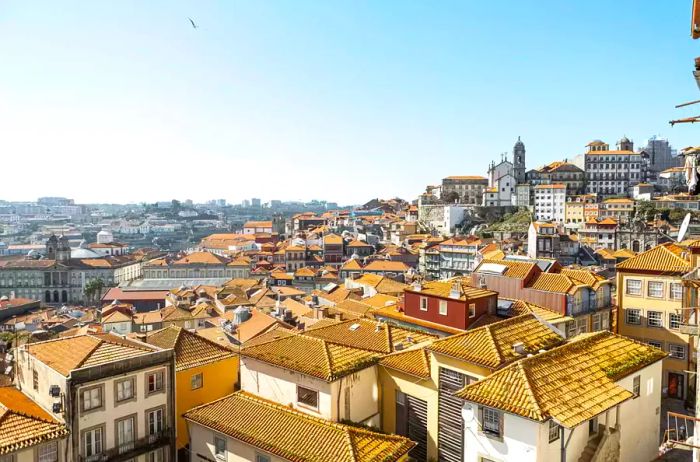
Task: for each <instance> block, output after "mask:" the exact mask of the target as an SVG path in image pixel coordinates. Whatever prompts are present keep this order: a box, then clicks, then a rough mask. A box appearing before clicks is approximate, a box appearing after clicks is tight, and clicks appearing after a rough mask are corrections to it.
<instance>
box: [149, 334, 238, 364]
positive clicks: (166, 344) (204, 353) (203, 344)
mask: <svg viewBox="0 0 700 462" xmlns="http://www.w3.org/2000/svg"><path fill="white" fill-rule="evenodd" d="M146 343H149V344H151V345H155V346H157V347H158V348H163V349H170V348H172V349H174V350H175V370H176V371H182V370H185V369H190V368H193V367H199V366H203V365H205V364H210V363H214V362H217V361H221V360H225V359H229V358H233V357H234V353H233V352H231V350H230V349H228V348H224V347H222V346H220V345H218V344H216V343H214V342H212V341H211V340H208V339H206V338H204V337H201V336H199V335H197V334H195V333H192V332H189V331H187V330H185V329H182V328H180V327H177V326H169V327H166V328H164V329H160V330H157V331H155V332H151V333H149V334H148V335H147V336H146Z"/></svg>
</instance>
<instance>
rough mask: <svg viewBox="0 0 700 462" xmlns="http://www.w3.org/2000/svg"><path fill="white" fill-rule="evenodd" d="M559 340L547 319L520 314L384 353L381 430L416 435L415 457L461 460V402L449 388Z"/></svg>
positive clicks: (459, 386) (559, 337) (463, 383)
mask: <svg viewBox="0 0 700 462" xmlns="http://www.w3.org/2000/svg"><path fill="white" fill-rule="evenodd" d="M563 342H564V337H563V336H562V335H560V333H558V332H556V331H555V330H554V329H553V328H552V327H551V325H550V324H546V323H544V322H542V321H540V319H539V318H538V317H536V316H535V315H533V314H525V315H521V316H516V317H513V318H510V319H506V320H504V321H499V322H495V323H493V324H489V325H486V326H483V327H479V328H476V329H472V330H469V331H467V332H464V333H461V334H458V335H454V336H451V337H447V338H444V339H440V340H436V341H434V342H432V343H431V344H429V345H427V346H426V345H422V346H417V347H414V348H411V349H407V350H405V351H399V352H396V353H394V354H390V355H387V356H385V357H384V358H383V359H382V360H381V361H380V363H379V364H380V367H379V380H380V390H381V392H382V399H381V403H382V430H383V431H385V432H389V433H397V434H400V435H404V436H408V438H410V439H411V440H413V441H415V442H416V443H417V446H416V448H415V449H413V451H412V452H411V456H412V457H414V458H415V459H416V460H420V461H426V460H437V458H438V452H440V454H441V455H442V456H443V458H445V460H451V459H450V457H455V458H457V460H461V457H462V455H463V454H464V447H463V444H462V439H463V436H464V428H463V419H462V417H461V412H462V404H463V402H462V400H461V399H459V398H457V397H455V396H453V394H454V393H455V392H456V391H457V390H459V389H461V388H463V387H464V386H465V385H468V384H470V383H473V382H475V381H477V380H480V379H483V378H484V377H487V376H489V375H491V374H492V373H493V372H494V371H496V370H499V369H500V368H502V367H504V366H506V365H508V364H510V363H512V362H513V361H516V360H518V359H521V358H523V357H526V356H527V355H528V354H530V353H537V352H538V351H539V350H541V349H550V348H552V347H554V346H557V345H560V344H562V343H563ZM409 416H410V418H409Z"/></svg>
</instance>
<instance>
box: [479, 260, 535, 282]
mask: <svg viewBox="0 0 700 462" xmlns="http://www.w3.org/2000/svg"><path fill="white" fill-rule="evenodd" d="M487 263H495V264H496V265H502V266H505V268H504V272H503V274H502V276H505V277H507V278H516V279H524V278H525V277H527V276H528V275H529V274H530V273H531V271H532V270H533V269H534V268H535V266H537V264H536V263H532V262H526V261H513V260H486V259H484V260H482V261H481V263H479V266H477V267H476V268H474V272H475V273H478V272H479V271H481V270H482V268H484V265H485V264H487Z"/></svg>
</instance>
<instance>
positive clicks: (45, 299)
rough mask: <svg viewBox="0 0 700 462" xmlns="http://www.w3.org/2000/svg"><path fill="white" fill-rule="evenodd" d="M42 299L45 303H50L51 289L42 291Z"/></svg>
mask: <svg viewBox="0 0 700 462" xmlns="http://www.w3.org/2000/svg"><path fill="white" fill-rule="evenodd" d="M44 301H45V302H46V303H51V291H49V290H47V291H46V292H44Z"/></svg>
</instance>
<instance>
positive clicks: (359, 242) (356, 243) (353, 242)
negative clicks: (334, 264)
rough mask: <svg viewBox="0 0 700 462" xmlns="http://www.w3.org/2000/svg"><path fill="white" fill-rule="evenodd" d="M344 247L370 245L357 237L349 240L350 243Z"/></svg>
mask: <svg viewBox="0 0 700 462" xmlns="http://www.w3.org/2000/svg"><path fill="white" fill-rule="evenodd" d="M346 247H372V246H371V245H370V244H368V243H366V242H363V241H358V240H357V239H355V240H353V241H350V243H349V244H348V245H347V246H346Z"/></svg>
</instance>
